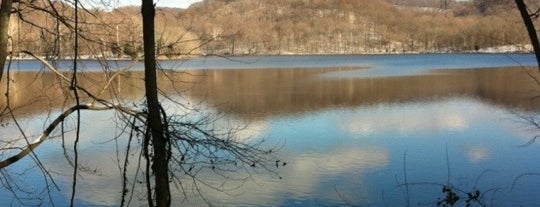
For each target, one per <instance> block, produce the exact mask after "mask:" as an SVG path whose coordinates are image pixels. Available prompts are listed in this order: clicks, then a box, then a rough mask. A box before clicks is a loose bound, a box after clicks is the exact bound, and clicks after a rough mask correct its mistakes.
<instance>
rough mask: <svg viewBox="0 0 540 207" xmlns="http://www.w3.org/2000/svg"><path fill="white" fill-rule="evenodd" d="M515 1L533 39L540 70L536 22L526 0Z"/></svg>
mask: <svg viewBox="0 0 540 207" xmlns="http://www.w3.org/2000/svg"><path fill="white" fill-rule="evenodd" d="M515 2H516V5H517V7H518V9H519V13H520V14H521V18H522V19H523V23H524V24H525V27H527V32H528V33H529V39H530V40H531V44H532V46H533V49H534V53H535V54H536V63H537V64H538V70H540V42H539V41H538V35H537V34H536V29H535V28H534V24H533V22H532V20H531V15H530V14H529V11H527V5H526V4H525V2H523V0H515Z"/></svg>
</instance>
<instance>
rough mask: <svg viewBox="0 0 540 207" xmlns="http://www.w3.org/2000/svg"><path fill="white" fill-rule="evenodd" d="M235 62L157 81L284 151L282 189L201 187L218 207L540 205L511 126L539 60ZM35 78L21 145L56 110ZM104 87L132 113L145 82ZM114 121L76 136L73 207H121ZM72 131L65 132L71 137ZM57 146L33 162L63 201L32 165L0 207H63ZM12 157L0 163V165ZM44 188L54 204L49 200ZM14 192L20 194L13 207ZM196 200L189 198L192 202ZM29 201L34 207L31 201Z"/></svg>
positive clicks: (14, 172) (57, 94)
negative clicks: (449, 197)
mask: <svg viewBox="0 0 540 207" xmlns="http://www.w3.org/2000/svg"><path fill="white" fill-rule="evenodd" d="M238 59H240V60H238ZM238 59H236V60H235V61H231V60H225V59H213V58H211V59H197V60H192V61H188V62H184V63H178V62H172V61H168V62H163V63H162V65H163V67H164V68H167V67H168V68H173V69H175V70H176V71H182V73H178V72H171V73H168V74H167V75H162V76H161V78H162V79H161V80H160V83H161V85H160V88H161V89H162V90H163V91H166V92H168V93H169V94H171V96H172V97H173V99H175V100H177V101H181V102H182V103H185V104H192V105H201V106H203V107H205V108H206V110H207V111H213V112H221V113H224V114H225V115H226V117H227V120H228V121H224V122H227V123H220V122H219V123H216V125H218V126H219V125H222V126H228V124H230V123H236V122H238V123H248V127H247V128H245V129H243V130H241V131H240V133H239V134H238V135H237V136H238V138H239V139H244V140H246V141H254V140H259V139H266V140H267V142H268V143H274V144H275V143H278V144H283V147H282V149H281V150H280V151H279V152H278V154H277V156H278V157H280V158H281V159H282V160H285V161H286V162H287V163H288V164H287V166H284V167H281V168H279V169H278V172H279V176H281V177H282V179H279V178H278V177H277V176H275V175H268V174H253V175H252V177H253V179H251V180H249V181H247V182H244V183H241V185H240V186H239V187H236V186H238V183H234V182H231V184H230V185H227V187H228V188H229V189H230V190H228V191H226V193H220V192H216V191H214V190H212V189H209V188H205V187H202V188H201V191H202V193H203V194H204V195H205V196H206V198H207V199H208V201H210V202H211V203H213V204H215V205H218V206H221V205H225V206H336V205H340V204H351V205H358V206H408V205H409V206H437V201H440V200H442V199H444V198H445V194H444V193H442V188H443V187H442V186H443V185H451V186H453V187H455V189H457V190H456V191H458V190H461V191H463V192H459V193H460V195H461V196H462V198H461V199H460V200H459V201H458V202H459V204H460V205H465V202H466V201H465V200H466V197H463V196H466V193H467V192H474V191H476V190H478V191H479V192H480V193H481V195H482V196H481V197H480V199H479V200H480V201H481V202H483V203H484V204H486V205H488V206H537V205H540V198H539V197H538V194H540V176H538V175H537V173H540V165H538V160H539V159H540V145H538V144H537V143H533V144H531V145H528V146H526V147H520V146H521V145H523V144H526V143H527V142H528V141H529V140H531V139H532V138H534V137H535V136H536V135H537V134H538V130H536V129H535V128H534V127H531V126H530V124H528V123H525V122H524V120H523V119H522V118H520V117H519V115H534V114H536V113H537V112H538V111H539V109H540V108H539V107H538V106H539V105H538V103H537V102H535V100H536V99H535V97H537V96H538V95H540V86H539V85H537V84H536V82H535V81H534V79H533V78H532V77H538V72H536V70H534V69H530V68H529V69H527V68H524V67H520V66H532V65H533V63H534V56H533V55H499V54H491V55H487V54H484V55H472V54H458V55H382V56H377V55H373V56H287V57H245V58H238ZM25 64H30V62H28V63H25ZM92 64H95V63H92ZM122 64H127V63H122ZM516 66H519V67H516ZM218 68H225V69H218ZM473 68H478V69H473ZM30 69H31V68H30V67H29V69H25V68H22V67H21V68H19V70H20V71H28V70H30ZM35 69H36V68H33V69H31V70H30V71H29V72H19V73H16V74H13V75H12V79H13V80H14V81H13V85H12V92H11V93H12V98H11V102H12V104H14V105H17V106H18V107H16V108H17V109H16V114H17V115H18V117H20V118H19V120H18V121H19V122H20V123H22V124H21V125H22V128H23V129H24V130H25V133H26V134H27V136H29V137H35V136H37V135H38V134H39V133H40V132H41V131H42V130H43V129H44V128H45V127H46V124H45V123H50V121H51V120H50V119H51V118H50V117H55V116H56V114H55V113H54V112H53V113H51V114H48V113H46V112H47V111H48V110H47V109H49V108H50V107H55V108H57V107H58V106H62V105H63V104H64V98H63V95H62V94H63V93H62V89H61V87H60V86H59V84H58V79H56V78H55V77H54V75H52V74H50V73H39V74H38V73H35V72H31V71H35ZM89 71H94V70H92V69H89ZM186 72H187V73H186ZM531 76H532V77H531ZM104 77H105V75H104V74H103V73H101V72H87V73H85V74H84V78H81V84H83V85H86V86H88V87H90V86H92V85H93V86H99V85H104V83H106V81H105V78H104ZM1 87H5V86H1ZM111 87H115V90H116V91H117V93H115V94H110V93H104V94H102V96H103V97H104V98H110V97H120V98H121V99H123V100H127V101H126V103H128V104H129V103H130V102H136V101H139V100H141V98H142V96H143V92H142V91H141V90H140V89H141V87H142V74H141V73H140V72H137V71H134V72H125V73H124V74H123V75H122V76H119V77H118V78H117V79H115V81H113V82H112V84H111ZM92 90H93V91H96V93H97V92H99V91H100V89H99V88H95V89H92ZM43 91H46V93H44V92H43ZM2 101H4V99H2ZM166 102H167V101H165V100H164V103H166ZM57 110H59V109H57ZM55 111H56V110H55ZM179 113H185V112H180V111H179ZM4 119H5V120H9V119H6V118H4ZM111 119H112V120H113V121H114V120H115V119H117V118H116V117H115V116H112V115H111V114H110V113H108V112H90V113H86V112H84V113H83V114H82V120H83V126H89V127H87V128H83V129H82V132H81V133H82V136H81V137H82V139H81V143H80V146H81V147H80V148H81V149H80V153H81V155H80V156H81V157H82V160H81V163H84V165H85V166H87V167H88V169H87V170H88V172H87V173H82V174H81V179H80V180H79V184H78V186H79V188H78V189H79V190H78V196H77V202H78V204H79V205H77V206H117V205H118V204H119V202H120V201H119V197H120V195H121V194H120V191H121V179H120V178H121V177H120V176H121V174H120V171H119V169H118V166H117V165H118V164H117V160H116V150H117V148H116V144H115V143H117V142H119V143H122V139H119V141H118V140H114V139H113V138H115V134H120V133H121V127H119V126H116V125H115V124H111V121H110V120H111ZM73 121H74V120H73V119H70V120H68V122H66V125H67V126H66V128H69V127H70V126H71V127H72V126H73V123H74V122H73ZM116 121H118V122H119V123H120V121H119V120H116ZM6 122H10V121H6ZM113 123H114V122H113ZM18 134H19V133H18V132H17V129H16V128H15V127H14V125H13V124H10V125H8V126H4V127H3V128H2V131H1V132H0V141H1V142H0V146H11V145H10V143H8V142H7V141H8V140H12V139H14V138H19V139H20V138H21V137H19V135H18ZM57 134H58V133H56V135H57ZM13 136H15V137H13ZM72 139H73V132H68V133H67V135H66V143H73V141H72ZM19 141H20V140H19ZM61 143H62V140H61V139H60V138H59V137H56V138H53V139H51V140H49V141H47V142H46V143H45V144H44V145H42V146H41V147H40V148H39V149H37V150H36V155H37V156H38V157H39V158H40V160H41V162H42V163H43V165H44V166H45V168H47V169H49V170H50V171H51V177H53V178H54V181H55V182H56V185H58V186H59V188H60V189H61V190H60V191H58V190H57V189H56V188H55V187H54V185H53V184H52V183H51V182H50V181H49V183H45V182H44V176H43V175H42V174H40V173H39V169H38V168H37V167H35V164H34V161H33V160H32V159H31V158H30V157H27V158H25V159H24V160H22V161H21V162H19V163H17V164H16V165H14V166H13V167H11V168H9V169H8V171H9V173H7V171H5V172H3V173H2V176H3V177H2V186H3V187H2V188H0V195H1V198H0V206H9V205H15V206H20V205H21V204H20V202H19V201H17V199H19V200H22V201H25V202H27V203H28V204H39V203H43V204H44V205H49V202H50V201H51V200H52V201H54V202H55V203H56V204H57V205H58V206H64V205H67V204H68V200H69V196H70V193H71V191H70V186H71V176H72V175H71V173H72V170H71V168H70V166H69V163H68V162H67V161H66V158H65V157H64V154H63V149H62V148H61ZM68 145H69V144H68ZM120 145H121V144H120ZM8 154H9V151H4V152H3V153H2V154H0V156H3V157H5V156H7V155H8ZM92 172H93V173H92ZM8 175H9V176H10V177H6V176H8ZM201 176H202V177H203V178H204V179H205V180H206V181H207V182H216V183H219V182H220V181H219V180H215V179H216V178H215V177H214V176H212V173H211V172H205V173H202V174H201ZM47 185H48V186H49V188H50V190H51V192H52V193H51V195H50V197H49V195H47V194H45V193H44V192H43V188H44V187H45V186H47ZM10 187H11V188H18V189H23V190H24V191H25V192H28V194H26V193H19V194H17V196H15V195H14V194H12V193H11V192H10V190H9V189H8V188H10ZM187 189H192V188H190V187H189V186H187ZM192 193H194V192H193V191H192V190H188V195H189V194H192ZM35 197H39V198H41V200H35V199H29V198H35ZM174 197H175V201H174V202H176V203H180V202H184V203H183V204H182V205H187V206H200V205H204V201H203V200H201V199H200V198H198V197H191V198H190V199H188V200H184V198H183V195H181V194H180V193H178V192H176V193H175V196H174ZM138 199H140V198H133V202H132V204H133V205H135V206H138V205H139V204H141V202H139V201H138ZM143 203H144V202H143ZM178 205H180V204H178Z"/></svg>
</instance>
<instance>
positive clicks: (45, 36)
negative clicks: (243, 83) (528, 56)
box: [10, 0, 536, 58]
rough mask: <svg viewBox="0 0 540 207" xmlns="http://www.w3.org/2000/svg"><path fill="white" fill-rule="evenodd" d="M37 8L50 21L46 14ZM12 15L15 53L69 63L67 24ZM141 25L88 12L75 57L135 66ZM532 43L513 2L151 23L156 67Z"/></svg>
mask: <svg viewBox="0 0 540 207" xmlns="http://www.w3.org/2000/svg"><path fill="white" fill-rule="evenodd" d="M39 1H40V0H37V1H35V2H39ZM534 3H536V2H534ZM534 3H533V4H534ZM56 4H57V5H56V6H55V7H56V8H55V9H56V10H58V12H59V13H60V14H62V15H64V16H66V17H70V15H72V14H73V11H72V10H73V8H72V6H71V5H66V4H62V3H56ZM30 5H32V4H30ZM35 5H40V4H38V3H35ZM41 6H42V7H43V8H44V9H43V10H49V11H50V8H48V7H51V5H47V4H45V3H43V4H42V5H41ZM18 9H19V10H21V11H22V12H20V14H21V15H20V17H22V18H12V26H11V28H10V33H11V35H12V37H13V38H12V40H13V41H12V42H13V44H12V47H13V48H14V50H15V51H21V50H27V51H31V52H33V53H34V54H39V55H41V56H48V57H60V58H65V57H71V56H72V55H73V54H72V53H73V49H72V48H73V46H72V42H73V41H72V40H71V39H72V38H74V33H73V30H69V29H67V28H66V24H58V21H56V20H55V19H54V18H53V16H52V15H48V14H47V13H46V12H44V11H42V10H36V9H32V8H30V6H28V5H24V4H21V5H20V6H19V8H18ZM139 16H140V8H138V7H121V8H116V9H113V10H100V9H89V10H86V12H85V13H84V14H83V15H82V17H81V18H82V21H81V23H80V24H81V25H80V31H81V32H82V33H81V34H82V35H83V37H84V38H83V39H84V40H83V44H81V45H82V46H81V47H80V48H79V50H80V51H79V53H80V54H83V55H85V56H87V57H89V58H92V57H107V58H110V57H131V58H136V57H137V56H140V55H141V54H142V36H141V35H140V34H141V31H142V23H141V20H140V18H139ZM66 19H70V18H66ZM67 24H68V25H69V24H70V22H67ZM56 34H60V35H56ZM528 41H529V39H528V37H527V33H526V30H525V28H524V26H523V24H522V23H521V19H520V15H519V12H518V11H517V9H515V5H514V3H513V1H512V0H468V1H467V0H460V1H458V0H204V1H202V2H199V3H196V4H193V5H192V6H191V7H190V8H188V9H176V8H158V10H157V14H156V44H157V53H158V56H159V57H161V58H178V57H184V56H185V55H206V54H219V55H249V54H363V53H402V52H463V51H467V52H474V51H509V50H510V51H516V50H517V51H525V52H528V50H529V47H528V46H527V45H528ZM497 48H499V49H500V48H506V49H504V50H497ZM490 49H491V50H490Z"/></svg>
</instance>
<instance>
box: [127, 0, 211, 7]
mask: <svg viewBox="0 0 540 207" xmlns="http://www.w3.org/2000/svg"><path fill="white" fill-rule="evenodd" d="M117 1H118V4H119V6H126V5H141V0H117ZM199 1H201V0H154V2H156V3H157V5H158V6H161V7H177V8H187V7H188V6H189V5H190V4H192V3H195V2H199Z"/></svg>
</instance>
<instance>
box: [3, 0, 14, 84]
mask: <svg viewBox="0 0 540 207" xmlns="http://www.w3.org/2000/svg"><path fill="white" fill-rule="evenodd" d="M12 5H13V1H12V0H2V3H1V4H0V82H1V81H2V75H3V74H4V65H5V63H6V59H7V56H8V54H9V51H8V43H9V33H8V31H9V18H10V16H11V6H12Z"/></svg>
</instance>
